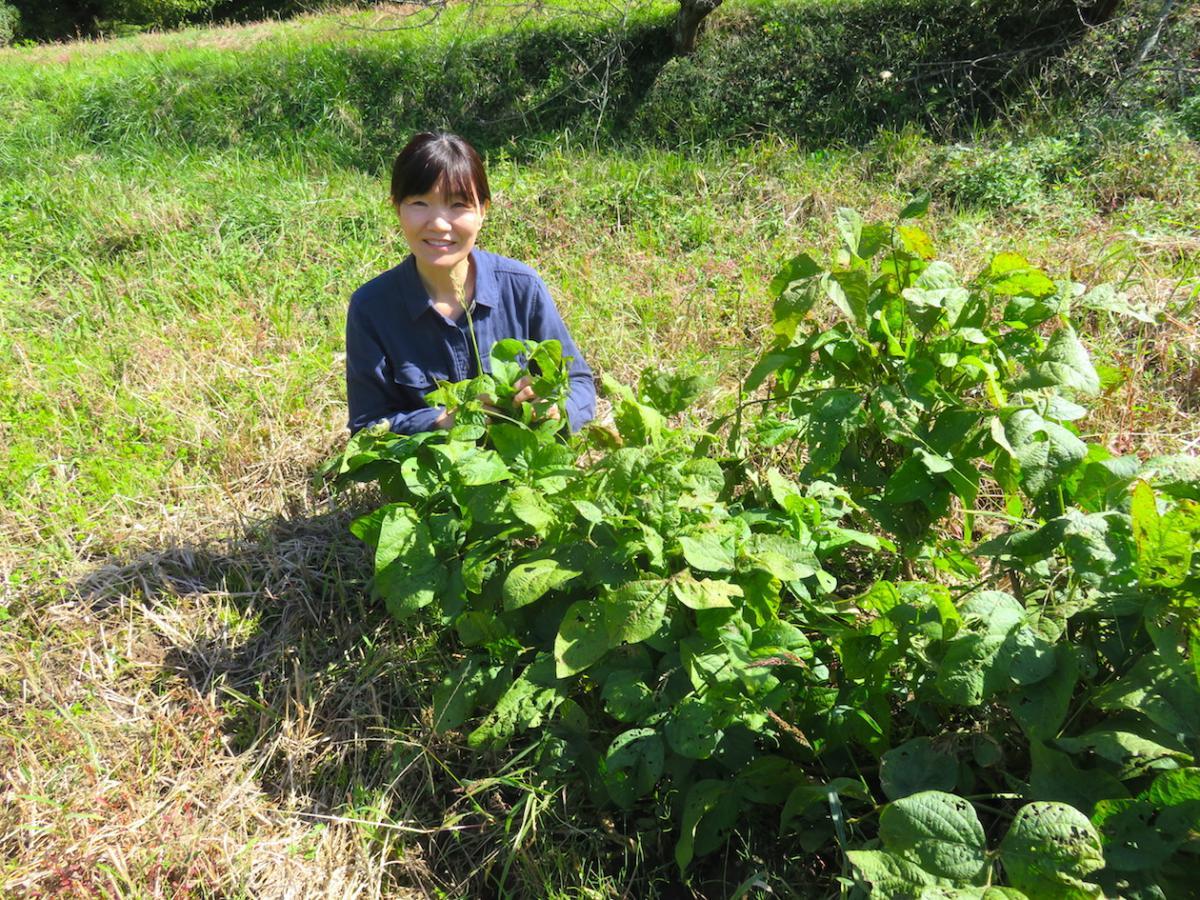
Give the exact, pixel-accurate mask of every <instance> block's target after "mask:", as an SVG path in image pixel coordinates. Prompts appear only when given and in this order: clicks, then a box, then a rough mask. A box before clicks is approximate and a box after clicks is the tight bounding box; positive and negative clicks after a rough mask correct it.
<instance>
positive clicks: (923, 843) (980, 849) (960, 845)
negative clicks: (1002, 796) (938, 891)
mask: <svg viewBox="0 0 1200 900" xmlns="http://www.w3.org/2000/svg"><path fill="white" fill-rule="evenodd" d="M879 839H880V840H881V841H882V842H883V846H884V847H885V848H886V849H887V850H888V852H889V853H892V854H895V855H897V856H900V857H901V858H903V859H906V860H908V861H909V862H911V863H913V864H915V865H918V866H920V867H921V868H922V869H923V870H924V871H926V872H928V873H930V874H931V875H933V876H934V877H935V878H944V879H946V880H948V881H951V882H953V883H956V884H962V883H966V884H982V883H983V881H984V879H985V878H986V876H987V866H988V860H987V839H986V837H984V833H983V826H982V825H981V824H980V822H979V817H978V816H977V815H976V814H975V809H974V807H972V806H971V804H970V803H968V802H967V801H966V800H964V799H962V798H961V797H956V796H954V795H953V794H947V793H944V792H942V791H922V792H920V793H917V794H912V795H910V796H908V797H903V798H901V799H899V800H896V801H893V802H892V803H889V804H888V805H887V806H886V807H885V808H884V810H883V812H882V813H881V814H880V816H879Z"/></svg>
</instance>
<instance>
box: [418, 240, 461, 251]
mask: <svg viewBox="0 0 1200 900" xmlns="http://www.w3.org/2000/svg"><path fill="white" fill-rule="evenodd" d="M425 243H426V244H428V245H429V246H430V247H434V248H436V249H438V250H445V249H446V248H448V247H453V246H454V241H439V240H433V239H431V238H426V239H425Z"/></svg>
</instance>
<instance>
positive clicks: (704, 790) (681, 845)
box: [675, 778, 740, 872]
mask: <svg viewBox="0 0 1200 900" xmlns="http://www.w3.org/2000/svg"><path fill="white" fill-rule="evenodd" d="M739 810H740V803H739V802H738V798H737V794H736V792H735V791H734V789H733V786H732V785H730V784H729V783H728V782H726V781H722V780H718V779H715V778H707V779H704V780H703V781H697V782H696V783H695V784H694V785H692V788H691V790H689V791H688V794H687V799H686V800H684V803H683V822H682V824H681V825H680V829H679V841H678V842H677V843H676V844H675V862H676V864H677V865H678V866H679V871H680V872H683V871H684V870H685V869H687V867H688V866H689V865H690V864H691V862H692V859H693V858H694V857H695V856H696V855H697V854H701V855H703V854H704V853H706V852H709V851H711V850H715V849H716V847H717V846H719V844H720V837H721V833H722V832H723V831H724V830H725V829H726V828H729V827H731V826H732V825H733V823H734V822H735V821H736V820H737V815H738V812H739ZM702 826H703V827H702Z"/></svg>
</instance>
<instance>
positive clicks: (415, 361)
mask: <svg viewBox="0 0 1200 900" xmlns="http://www.w3.org/2000/svg"><path fill="white" fill-rule="evenodd" d="M391 199H392V205H393V206H394V207H395V209H396V213H397V215H398V216H399V217H400V228H401V230H402V231H403V232H404V239H405V240H406V241H407V242H408V246H409V249H410V250H411V251H412V253H411V254H410V255H409V257H408V258H407V259H405V260H404V262H402V263H401V264H400V265H398V266H396V267H395V268H392V269H389V270H388V271H386V272H384V273H383V274H382V275H379V276H377V277H376V278H373V279H371V280H370V281H368V282H367V283H366V284H364V285H363V286H362V287H360V288H359V289H358V290H357V291H355V292H354V295H353V296H352V297H351V298H350V309H349V311H348V313H347V315H346V399H347V401H348V404H349V407H350V423H349V424H350V431H351V433H354V432H356V431H358V430H359V429H360V428H363V427H365V426H367V425H371V424H374V423H377V422H387V424H388V427H389V428H390V429H391V430H392V431H394V432H397V433H398V434H416V433H417V432H420V431H431V430H433V429H435V428H449V427H451V426H452V425H453V424H454V417H453V415H452V414H451V413H449V412H447V411H446V410H445V409H442V408H439V407H429V406H427V405H426V404H425V395H426V394H427V393H429V392H430V391H431V390H433V389H434V388H435V387H436V386H437V382H438V381H452V382H453V381H462V380H464V379H467V378H472V377H474V376H476V375H478V374H479V373H478V372H477V371H476V368H477V367H476V361H475V351H474V348H473V346H472V342H471V335H470V333H469V331H468V329H469V328H470V327H471V325H472V324H473V326H474V329H475V336H476V339H477V340H478V344H479V354H480V356H482V358H483V359H484V360H485V361H486V360H487V358H488V352H489V351H490V350H491V347H492V345H493V344H494V343H496V341H500V340H503V339H505V338H523V339H532V340H537V341H541V340H547V339H550V338H555V339H557V340H559V341H561V342H562V347H563V355H564V356H569V357H572V361H571V365H570V391H569V393H568V395H567V402H566V406H567V418H568V419H569V421H570V425H571V429H572V430H578V429H579V428H581V427H582V426H583V425H584V424H585V423H586V422H588V421H589V420H590V419H591V418H592V416H593V415H594V414H595V409H596V389H595V386H594V384H593V382H592V372H591V369H589V368H588V365H587V363H586V362H584V359H583V355H582V354H581V353H580V352H579V350H578V348H577V347H576V346H575V342H574V341H572V340H571V335H570V334H568V333H567V328H566V326H565V325H564V324H563V321H562V317H561V316H559V314H558V310H557V309H556V308H555V306H554V301H553V300H551V299H550V292H549V291H548V290H547V289H546V285H545V284H544V283H543V282H542V279H541V278H539V277H538V275H537V273H536V272H534V271H533V269H531V268H529V266H526V265H524V264H523V263H519V262H516V261H515V260H511V259H507V258H505V257H503V256H499V255H497V254H495V253H489V252H487V251H486V250H481V249H479V248H478V247H476V246H475V239H476V238H477V237H478V235H479V229H480V228H481V227H482V225H483V221H484V218H485V217H486V216H487V211H488V206H489V204H490V203H491V192H490V191H489V190H488V182H487V174H486V173H485V172H484V170H483V162H482V160H480V158H479V154H478V153H477V152H476V151H475V148H474V147H472V146H471V145H470V144H468V143H467V142H466V141H464V140H463V139H462V138H460V137H458V136H456V135H453V134H433V133H429V132H423V133H421V134H418V135H417V136H416V137H414V138H413V139H412V140H411V141H409V142H408V145H407V146H405V148H404V149H403V150H402V151H400V155H399V156H398V157H396V163H395V165H394V166H393V167H392V196H391ZM464 304H465V306H464ZM467 309H470V311H471V315H470V317H469V318H468V316H467V314H466V312H467ZM538 399H539V398H538V397H537V396H536V395H535V394H534V392H533V389H532V388H531V387H530V385H529V384H528V382H527V381H526V380H524V379H523V381H522V384H521V386H520V390H519V391H518V393H517V395H516V397H515V398H514V402H516V403H531V402H534V401H536V400H538ZM549 415H551V416H557V415H558V409H557V407H551V410H550V413H549Z"/></svg>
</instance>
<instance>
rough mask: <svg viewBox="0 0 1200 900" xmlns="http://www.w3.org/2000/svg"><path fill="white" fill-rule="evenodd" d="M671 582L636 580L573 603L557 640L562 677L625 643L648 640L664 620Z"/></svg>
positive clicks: (558, 671) (560, 628) (556, 653)
mask: <svg viewBox="0 0 1200 900" xmlns="http://www.w3.org/2000/svg"><path fill="white" fill-rule="evenodd" d="M668 590H669V583H668V582H666V581H660V580H647V581H632V582H630V583H629V584H626V585H623V586H621V587H619V588H617V589H616V590H614V591H607V592H605V593H604V594H602V595H601V596H600V597H599V598H598V599H596V600H580V601H578V602H576V603H573V604H571V606H570V607H569V608H568V609H567V612H566V614H565V615H564V616H563V620H562V624H561V625H560V626H559V630H558V637H557V638H555V641H554V657H555V660H556V672H557V674H558V677H559V678H564V677H566V676H568V675H574V674H576V673H578V672H581V671H583V670H584V669H586V668H587V667H588V666H590V665H592V664H593V663H595V662H596V661H597V660H599V659H600V658H601V657H603V656H604V654H605V653H607V652H608V651H609V650H611V649H613V648H614V647H618V646H620V645H621V644H625V643H629V644H635V643H637V642H639V641H644V640H645V639H646V638H648V637H650V636H651V635H652V634H654V632H656V631H657V630H658V629H659V628H660V627H661V626H662V624H663V621H664V620H665V618H666V611H667V594H668Z"/></svg>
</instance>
